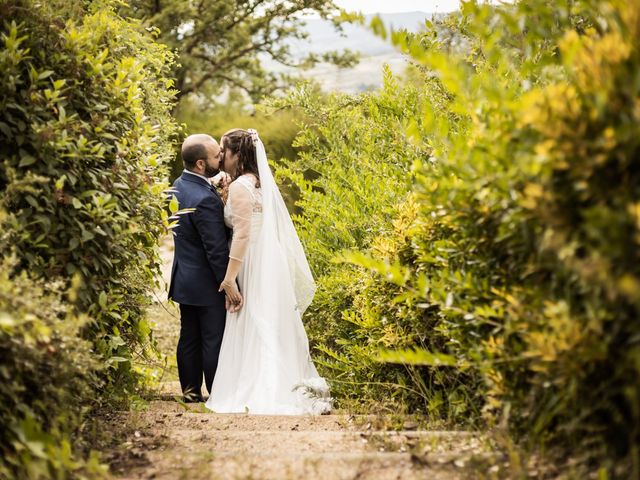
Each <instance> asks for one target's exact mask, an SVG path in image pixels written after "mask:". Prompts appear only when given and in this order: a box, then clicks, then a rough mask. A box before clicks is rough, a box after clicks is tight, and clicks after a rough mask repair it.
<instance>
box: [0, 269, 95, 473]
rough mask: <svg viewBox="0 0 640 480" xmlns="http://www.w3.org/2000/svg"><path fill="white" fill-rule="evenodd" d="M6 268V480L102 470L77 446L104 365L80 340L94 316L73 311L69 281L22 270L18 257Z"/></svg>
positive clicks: (1, 308)
mask: <svg viewBox="0 0 640 480" xmlns="http://www.w3.org/2000/svg"><path fill="white" fill-rule="evenodd" d="M0 267H1V269H0V358H2V362H1V364H0V377H1V381H0V425H2V429H1V430H0V432H1V433H0V439H1V441H2V448H1V449H0V451H1V452H2V460H0V477H2V478H55V477H57V478H62V477H58V475H60V476H62V475H65V474H68V473H71V472H79V471H83V472H85V474H99V473H100V472H102V467H101V466H100V465H99V464H98V463H97V462H96V461H95V459H92V460H91V461H90V462H88V463H87V462H80V461H78V459H77V458H76V455H75V453H74V451H73V450H74V449H73V448H72V447H71V443H70V441H71V438H73V437H75V436H77V435H78V434H79V432H78V427H79V425H80V423H81V421H82V417H83V415H84V414H85V413H86V412H87V410H88V409H89V408H90V407H91V405H92V404H94V403H97V400H96V401H91V397H92V395H95V390H94V388H95V386H96V384H98V383H99V380H98V378H97V375H96V374H97V372H99V371H100V369H101V368H103V367H101V365H100V363H99V362H97V361H96V359H95V357H94V356H93V355H92V353H91V342H89V341H86V340H83V339H81V338H79V334H80V330H81V329H82V328H83V327H84V326H85V325H86V323H87V321H88V318H87V317H85V316H83V315H76V314H74V313H71V312H70V311H69V306H68V304H67V301H68V300H67V298H66V295H65V292H64V291H63V290H61V289H62V288H63V282H56V283H53V282H47V283H45V282H43V281H37V280H33V279H32V278H29V276H28V274H27V273H26V272H22V273H17V272H16V271H15V265H14V264H12V260H11V259H5V260H3V261H2V263H1V264H0Z"/></svg>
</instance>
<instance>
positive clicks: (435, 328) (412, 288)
mask: <svg viewBox="0 0 640 480" xmlns="http://www.w3.org/2000/svg"><path fill="white" fill-rule="evenodd" d="M638 18H640V5H639V4H638V3H637V2H618V1H615V0H610V1H598V2H596V1H587V0H584V1H566V2H565V1H560V2H547V1H544V0H534V1H527V2H518V3H516V4H515V5H504V6H501V7H492V6H489V5H476V3H475V2H464V3H463V8H462V12H461V14H460V15H453V16H451V17H449V18H447V19H445V20H443V21H438V22H434V23H433V24H429V25H427V27H428V29H427V31H426V32H425V33H423V34H420V35H416V36H412V35H408V34H406V33H404V32H395V33H392V34H391V37H390V38H391V40H392V41H393V43H394V44H395V45H396V46H398V48H400V49H402V50H403V51H405V52H406V53H407V54H409V55H410V56H411V57H412V58H413V60H414V67H413V68H412V70H411V73H410V74H409V75H407V79H406V81H405V84H404V85H401V86H400V87H399V88H396V87H395V86H389V81H387V85H386V86H385V87H384V88H383V89H382V90H381V91H380V92H377V93H375V94H366V95H361V96H356V97H344V96H334V97H330V98H327V99H318V98H316V97H315V96H314V95H311V94H309V93H308V92H306V91H305V90H304V89H302V90H300V91H298V92H297V93H295V94H292V95H291V96H290V97H289V98H288V99H287V100H285V101H278V102H276V106H278V107H282V106H284V105H287V104H288V105H295V106H299V107H303V108H305V110H306V114H307V115H308V116H309V118H317V119H318V121H317V122H316V123H309V125H308V127H307V129H306V130H305V131H304V132H303V134H302V135H301V136H300V138H299V142H300V144H301V145H303V146H305V147H307V148H308V149H309V150H308V153H307V154H306V155H304V156H303V157H302V158H301V159H300V164H299V165H295V164H292V165H291V167H290V168H289V169H285V170H283V171H282V172H281V178H285V179H288V180H290V181H294V182H295V183H296V184H297V185H298V186H299V188H300V190H301V192H302V197H301V201H300V206H301V207H302V208H303V209H304V212H305V218H304V219H302V218H301V219H298V225H299V229H300V231H301V235H302V237H303V240H304V242H305V245H306V247H307V250H308V251H309V252H310V258H311V260H312V263H313V267H314V271H315V272H316V275H317V276H318V280H319V293H318V296H317V298H316V303H315V304H314V306H313V307H312V310H311V312H310V315H309V316H308V317H307V325H308V328H309V329H310V338H311V339H312V340H313V342H314V344H315V346H316V348H317V350H316V351H318V353H319V363H320V364H321V366H322V367H323V373H324V374H326V375H328V376H329V377H333V378H334V381H333V383H334V385H333V387H334V392H335V393H336V394H337V395H338V396H339V400H341V401H342V404H343V405H346V406H353V405H354V403H353V399H356V398H357V399H358V402H360V403H362V402H366V401H369V402H372V403H378V404H379V403H380V402H382V406H383V407H387V408H389V409H398V408H402V407H403V406H405V407H406V406H407V405H409V407H410V408H412V409H416V408H420V409H421V410H422V411H426V412H427V413H429V414H430V416H431V418H440V419H444V420H445V421H448V422H455V423H460V422H462V423H471V424H488V425H493V426H496V427H499V426H508V427H509V430H510V432H512V433H513V434H515V435H516V436H518V437H519V438H521V439H527V440H528V441H530V442H531V443H532V444H534V445H540V444H541V442H542V444H548V445H555V446H562V447H565V448H566V449H567V450H566V451H567V452H568V453H570V454H572V455H573V456H574V457H576V458H578V459H581V460H585V461H587V460H588V461H592V460H594V461H596V462H602V464H603V466H605V467H606V468H608V469H609V471H610V472H611V473H612V474H614V475H619V476H621V477H625V476H628V475H631V476H633V475H635V476H637V475H638V474H640V452H639V448H640V408H639V406H640V344H639V343H638V338H640V323H639V322H638V314H639V313H640V312H639V307H640V294H639V292H640V263H639V262H638V260H639V258H638V255H639V253H638V252H639V251H640V250H639V249H638V246H639V243H640V222H639V220H638V219H639V218H640V216H639V214H638V211H639V210H638V205H640V203H639V200H640V170H639V169H638V166H637V159H638V155H639V154H640V150H639V142H640V136H638V135H637V132H638V127H637V126H638V124H639V120H640V118H639V113H638V112H639V111H640V110H638V108H637V105H638V101H639V98H640V95H639V94H640V92H639V89H640V83H639V82H638V81H637V79H638V78H640V50H639V49H638V45H640V43H639V42H638V40H639V39H640V31H639V29H638ZM373 28H374V29H375V30H376V31H378V32H379V33H380V34H381V35H387V33H386V32H384V29H383V27H382V26H381V24H380V23H379V22H374V23H373ZM407 98H409V99H410V100H409V101H407ZM305 168H311V169H313V170H315V171H316V172H317V173H318V175H319V177H318V178H317V179H316V180H313V181H305V180H304V177H303V176H302V172H303V171H304V169H305ZM408 182H409V183H410V185H408V184H407V183H408ZM394 383H395V384H397V385H399V387H396V388H395V389H394V388H393V385H392V384H394ZM590 465H591V464H590Z"/></svg>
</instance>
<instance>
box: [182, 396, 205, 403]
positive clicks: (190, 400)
mask: <svg viewBox="0 0 640 480" xmlns="http://www.w3.org/2000/svg"><path fill="white" fill-rule="evenodd" d="M182 401H183V402H184V403H202V402H204V398H202V397H184V398H183V400H182Z"/></svg>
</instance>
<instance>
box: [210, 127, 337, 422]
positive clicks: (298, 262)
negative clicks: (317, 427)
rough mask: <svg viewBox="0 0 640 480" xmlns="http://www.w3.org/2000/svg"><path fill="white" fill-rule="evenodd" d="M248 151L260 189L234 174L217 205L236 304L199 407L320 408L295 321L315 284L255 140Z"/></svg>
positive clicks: (323, 402) (321, 384)
mask: <svg viewBox="0 0 640 480" xmlns="http://www.w3.org/2000/svg"><path fill="white" fill-rule="evenodd" d="M258 142H259V140H258ZM256 148H257V149H258V150H260V149H262V151H260V152H258V153H259V155H258V159H259V162H258V163H259V167H260V177H261V178H260V182H261V186H260V188H256V178H255V176H253V175H243V176H241V177H239V178H238V179H236V180H235V181H234V182H233V183H232V185H231V187H230V189H229V190H230V191H229V198H228V201H227V205H226V206H225V222H226V223H227V225H228V226H229V227H231V228H233V229H234V233H233V239H232V246H231V254H230V256H231V257H232V258H237V259H238V260H242V267H241V269H240V272H239V274H238V284H239V286H240V291H241V292H242V295H243V297H244V305H243V307H242V308H241V309H240V311H239V312H237V313H227V322H226V327H225V331H224V336H223V340H222V346H221V349H220V357H219V360H218V369H217V371H216V375H215V378H214V381H213V386H212V388H211V395H210V397H209V400H208V401H207V403H206V406H207V408H209V409H210V410H213V411H214V412H217V413H250V414H277V415H299V414H322V413H328V412H329V411H330V410H331V398H330V396H329V387H328V385H327V383H326V381H325V380H324V378H322V377H320V376H319V375H318V372H317V370H316V368H315V366H314V364H313V362H312V360H311V357H310V355H309V342H308V339H307V335H306V332H305V330H304V326H303V324H302V321H301V311H304V309H305V308H306V307H307V305H308V303H310V300H311V298H309V295H311V296H313V291H314V290H315V284H313V283H311V284H310V283H309V280H310V281H311V282H313V278H312V277H311V272H310V270H308V264H307V263H306V258H304V252H303V251H302V246H301V245H300V243H299V240H298V237H297V234H296V233H295V229H293V224H292V223H291V218H290V217H289V215H288V212H287V213H286V216H285V215H284V212H286V207H284V203H283V202H282V197H281V196H280V193H279V191H277V186H276V185H275V182H274V181H273V176H272V174H271V171H270V170H269V171H268V172H266V171H265V168H266V169H269V166H268V164H267V161H266V154H264V147H262V144H261V142H259V143H258V145H257V146H256ZM263 156H264V158H262V157H263ZM265 195H267V196H268V198H265ZM280 202H282V203H280ZM283 208H284V212H282V209H283ZM292 229H293V232H292ZM293 237H295V238H293ZM301 303H303V304H302V305H301ZM305 303H306V304H305Z"/></svg>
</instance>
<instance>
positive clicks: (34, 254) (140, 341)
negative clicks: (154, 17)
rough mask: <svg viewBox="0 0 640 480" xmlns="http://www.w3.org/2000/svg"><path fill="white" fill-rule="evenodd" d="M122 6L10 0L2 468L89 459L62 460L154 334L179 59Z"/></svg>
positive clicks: (0, 13) (2, 153) (5, 34)
mask: <svg viewBox="0 0 640 480" xmlns="http://www.w3.org/2000/svg"><path fill="white" fill-rule="evenodd" d="M111 3H113V2H110V1H99V2H98V1H96V2H84V3H82V4H78V3H76V2H65V1H63V0H59V1H56V2H52V3H51V4H49V3H46V2H32V1H30V0H2V1H0V17H1V18H2V24H1V25H0V45H1V46H0V108H1V110H2V118H0V162H1V168H0V209H1V210H2V211H3V212H5V213H4V214H3V215H2V216H1V217H0V232H2V233H1V234H2V243H1V245H0V246H1V247H2V248H1V250H2V265H3V272H5V274H6V276H4V277H2V278H0V283H1V284H2V298H3V300H2V303H0V311H1V312H3V313H2V315H3V318H4V319H5V320H6V321H4V320H3V323H2V337H1V338H0V344H1V345H2V347H1V348H2V349H3V355H2V356H1V357H0V358H2V360H0V367H1V368H0V372H2V374H3V375H5V377H6V376H8V377H10V378H11V379H12V380H11V381H9V382H7V383H5V382H3V387H2V397H3V410H2V412H1V414H0V418H1V420H2V425H1V426H0V427H1V428H0V430H2V432H3V433H2V435H3V436H2V442H1V443H2V452H3V455H2V461H1V464H0V473H5V472H7V471H13V472H14V475H17V476H25V475H31V476H33V477H37V476H39V475H43V476H50V475H54V474H55V475H63V473H62V472H65V471H71V470H74V469H77V468H84V467H81V466H78V465H75V466H74V465H73V463H72V462H71V460H70V462H71V463H69V464H65V463H64V462H63V463H62V464H61V463H60V462H58V461H57V460H56V459H57V455H59V454H60V453H59V452H61V451H63V450H64V451H65V452H66V453H65V454H64V455H63V457H64V456H65V455H66V456H67V457H69V458H73V457H74V454H73V453H71V452H72V450H73V448H72V447H71V446H70V445H71V443H70V440H73V439H74V438H77V434H78V433H79V427H80V420H81V419H82V412H83V411H85V410H86V408H89V407H95V406H97V405H99V404H100V403H102V402H104V401H115V400H123V401H125V400H126V399H127V397H128V395H129V394H130V393H132V392H133V389H134V387H135V385H136V381H137V378H138V375H137V374H136V373H135V372H134V370H133V369H132V366H131V362H130V360H131V358H132V356H134V355H141V354H144V353H145V349H146V348H147V347H148V346H149V344H150V343H149V342H150V341H151V340H152V337H151V330H150V328H149V326H148V324H147V321H146V320H145V318H144V310H145V306H146V305H147V304H148V302H149V289H150V288H151V287H152V286H153V285H154V283H155V278H156V272H157V269H158V266H159V260H158V256H157V252H156V248H157V244H158V239H159V237H160V235H162V234H163V232H164V226H163V220H164V219H165V217H166V213H165V211H164V202H165V199H164V194H163V191H164V190H165V189H166V188H167V178H166V177H167V167H166V165H167V164H168V162H169V160H170V159H171V158H172V157H173V156H174V151H173V142H172V135H173V134H174V132H175V130H176V125H175V123H174V121H173V119H172V117H171V115H170V111H171V108H172V102H173V93H174V92H173V91H172V88H171V87H172V81H171V80H170V79H169V78H168V76H167V75H168V72H169V70H168V69H169V67H170V65H171V63H172V61H173V57H172V54H171V53H170V52H168V50H167V49H166V48H165V47H163V46H161V45H159V44H157V43H156V42H155V40H154V38H153V37H152V35H151V34H150V33H149V32H148V31H147V30H146V29H144V28H142V27H141V25H140V24H139V23H137V22H135V21H131V20H125V19H123V18H121V17H119V16H118V15H116V14H115V13H114V12H113V10H112V9H111V7H110V5H111ZM65 6H68V8H65ZM54 7H55V8H54ZM5 270H6V271H5ZM30 282H31V284H32V286H31V287H29V285H30ZM30 291H31V293H29V292H30ZM13 296H15V297H17V298H15V299H13V298H12V297H13ZM5 353H6V355H5ZM43 375H45V376H46V378H44V377H43ZM9 399H11V400H9ZM5 400H6V403H5ZM5 405H6V409H5ZM12 405H14V406H15V408H13V407H12ZM40 444H41V445H43V446H42V447H38V445H40ZM25 445H26V446H27V447H28V448H27V449H26V450H25ZM29 448H31V450H32V451H31V453H29ZM55 452H58V453H55ZM65 458H66V457H65ZM36 460H37V461H38V462H40V463H37V462H36ZM56 462H57V463H56ZM34 465H36V466H37V471H34V472H31V470H32V469H33V468H35V467H34ZM38 465H39V466H38ZM42 469H45V470H47V469H48V470H47V473H43V471H44V470H42ZM20 472H21V473H20ZM25 472H31V473H25ZM55 472H58V473H55Z"/></svg>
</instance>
